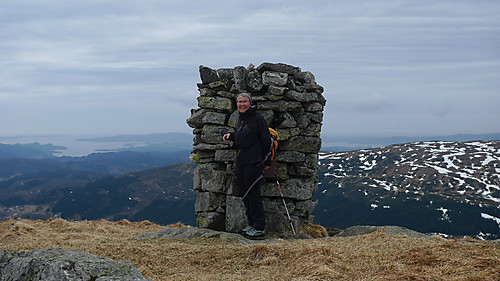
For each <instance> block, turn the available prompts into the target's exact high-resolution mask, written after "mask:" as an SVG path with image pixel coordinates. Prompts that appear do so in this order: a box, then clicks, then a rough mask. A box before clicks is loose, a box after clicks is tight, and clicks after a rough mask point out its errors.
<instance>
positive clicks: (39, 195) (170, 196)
mask: <svg viewBox="0 0 500 281" xmlns="http://www.w3.org/2000/svg"><path fill="white" fill-rule="evenodd" d="M195 167H196V165H195V164H193V163H180V164H173V165H168V166H163V167H159V168H153V169H148V170H145V171H140V172H134V173H130V174H126V175H122V176H104V177H99V178H94V179H92V174H90V175H89V174H88V173H87V174H86V173H85V172H79V173H78V172H71V173H69V172H67V173H66V174H64V173H60V174H57V173H47V174H43V175H42V174H41V175H38V177H31V178H29V177H26V178H24V177H15V178H14V179H11V180H8V181H4V182H0V220H3V219H7V218H30V219H47V218H50V217H53V216H60V217H62V218H65V219H74V220H94V219H101V218H106V219H109V220H120V219H122V218H127V219H129V220H134V221H138V220H151V221H154V222H156V223H159V224H170V223H175V222H178V221H182V222H184V223H188V224H192V225H194V223H195V222H194V219H195V217H194V198H195V195H194V191H193V190H192V186H193V170H194V168H195ZM64 176H65V177H64ZM89 177H90V178H89Z"/></svg>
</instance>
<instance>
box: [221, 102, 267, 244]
mask: <svg viewBox="0 0 500 281" xmlns="http://www.w3.org/2000/svg"><path fill="white" fill-rule="evenodd" d="M236 102H237V107H238V111H239V120H238V126H237V128H236V131H235V132H234V133H228V134H225V135H224V136H223V140H224V142H228V141H233V142H234V145H235V148H236V149H237V151H238V153H237V154H236V159H235V171H234V176H235V177H236V180H237V181H238V184H239V187H240V195H241V196H242V197H243V203H244V204H245V208H246V216H247V219H248V226H247V227H245V228H243V229H242V230H241V231H242V233H243V235H244V236H245V237H247V238H250V239H263V238H264V236H265V227H266V223H265V213H264V204H263V202H262V197H261V196H260V182H261V180H262V178H263V176H262V172H263V170H264V169H267V168H268V167H269V163H270V159H269V157H268V153H269V148H270V146H271V137H270V134H269V129H268V127H267V124H266V121H265V120H264V118H263V117H262V116H261V115H260V114H259V113H257V111H256V109H255V107H254V106H251V105H252V96H251V95H250V94H249V93H247V92H242V93H240V94H239V95H238V96H237V97H236Z"/></svg>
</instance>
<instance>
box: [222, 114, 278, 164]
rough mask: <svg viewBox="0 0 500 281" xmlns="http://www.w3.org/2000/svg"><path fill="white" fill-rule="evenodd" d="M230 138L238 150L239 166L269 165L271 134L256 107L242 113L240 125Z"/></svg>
mask: <svg viewBox="0 0 500 281" xmlns="http://www.w3.org/2000/svg"><path fill="white" fill-rule="evenodd" d="M229 140H231V141H233V142H234V144H235V148H236V149H237V150H238V154H237V155H236V159H235V163H236V165H237V166H244V165H251V164H259V163H262V162H263V161H264V160H267V161H264V163H263V164H264V165H266V166H267V165H269V162H270V161H269V160H270V159H265V157H266V156H267V155H268V153H269V149H270V147H271V135H270V134H269V128H268V127H267V123H266V121H265V120H264V118H263V117H262V116H261V115H260V114H259V113H257V111H256V109H255V108H254V107H251V108H249V109H248V110H247V111H246V112H245V113H240V118H239V120H238V126H237V128H236V131H235V132H234V133H231V135H230V137H229Z"/></svg>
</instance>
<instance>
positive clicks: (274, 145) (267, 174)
mask: <svg viewBox="0 0 500 281" xmlns="http://www.w3.org/2000/svg"><path fill="white" fill-rule="evenodd" d="M269 134H270V135H271V145H270V147H269V153H268V154H267V155H268V156H267V157H266V158H269V159H271V163H270V165H269V169H267V170H264V178H265V179H266V180H267V181H269V182H273V181H276V152H277V150H278V144H279V140H280V135H279V134H278V132H277V131H276V130H274V129H273V128H271V127H269Z"/></svg>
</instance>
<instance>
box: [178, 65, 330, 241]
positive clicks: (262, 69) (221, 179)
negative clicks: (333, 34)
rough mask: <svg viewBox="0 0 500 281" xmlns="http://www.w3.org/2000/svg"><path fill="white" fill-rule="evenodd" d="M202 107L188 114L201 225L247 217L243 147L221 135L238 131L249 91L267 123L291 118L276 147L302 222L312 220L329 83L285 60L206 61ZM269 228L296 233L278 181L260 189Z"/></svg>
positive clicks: (236, 222) (224, 225)
mask: <svg viewBox="0 0 500 281" xmlns="http://www.w3.org/2000/svg"><path fill="white" fill-rule="evenodd" d="M199 71H200V78H201V83H198V84H197V86H198V90H199V96H198V98H197V99H198V108H196V109H192V110H191V117H190V118H189V119H188V120H187V123H188V125H189V126H190V127H191V128H193V133H194V139H193V141H194V144H193V151H192V153H191V160H192V161H194V162H198V163H199V165H198V167H197V168H196V170H195V173H194V186H193V188H194V189H195V190H196V191H197V192H196V203H195V210H196V220H197V225H198V226H199V227H206V228H211V229H215V230H223V231H229V232H237V231H239V230H240V229H241V228H242V227H244V226H245V224H246V218H245V211H244V206H243V202H242V200H241V198H240V197H238V196H237V195H238V191H237V190H235V189H236V188H235V187H233V185H232V184H231V183H232V172H231V171H232V165H233V160H234V157H235V155H236V151H235V150H234V149H232V147H231V144H226V143H224V142H223V141H222V135H223V134H224V133H228V132H234V130H235V127H236V124H237V122H238V110H237V109H236V100H235V98H236V96H237V95H238V93H239V91H240V90H246V91H248V92H250V93H251V95H252V97H253V104H255V105H256V106H257V111H258V112H259V113H260V114H261V115H262V116H263V117H264V119H265V120H266V121H267V123H268V124H270V123H271V121H272V120H273V118H276V117H282V119H284V121H283V122H282V123H281V125H279V127H278V128H277V131H278V133H279V134H280V137H281V140H280V143H279V147H278V152H277V158H276V159H277V171H276V174H277V180H278V181H279V183H280V184H281V187H282V190H283V196H284V198H285V201H286V205H287V208H288V210H289V212H290V215H291V218H292V222H293V224H294V226H295V229H298V228H299V227H300V226H302V225H303V224H305V223H307V222H310V221H311V220H312V218H311V213H312V211H313V209H314V207H315V205H316V202H314V201H313V200H312V196H313V194H314V192H315V191H316V190H317V185H318V180H317V176H316V171H317V169H318V152H319V150H320V148H321V138H320V132H321V125H322V121H323V109H324V106H325V103H326V100H325V98H324V97H323V87H322V86H320V85H318V84H317V83H316V81H315V77H314V75H313V74H312V73H311V72H307V71H302V70H301V69H300V68H299V67H295V66H291V65H287V64H282V63H262V64H261V65H259V66H258V67H255V66H253V65H249V66H248V67H243V66H237V67H234V68H220V69H211V68H209V67H205V66H200V68H199ZM261 194H262V197H263V200H264V209H265V211H266V228H267V230H268V231H270V232H290V230H291V227H290V223H289V220H288V217H287V215H286V210H285V207H284V204H283V201H282V197H281V194H280V192H279V189H278V186H277V183H276V182H264V183H263V184H262V188H261Z"/></svg>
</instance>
